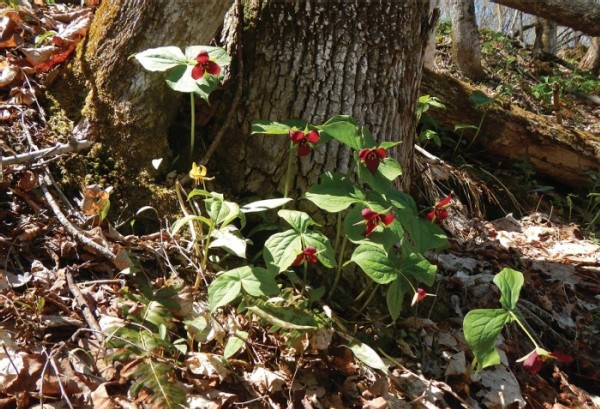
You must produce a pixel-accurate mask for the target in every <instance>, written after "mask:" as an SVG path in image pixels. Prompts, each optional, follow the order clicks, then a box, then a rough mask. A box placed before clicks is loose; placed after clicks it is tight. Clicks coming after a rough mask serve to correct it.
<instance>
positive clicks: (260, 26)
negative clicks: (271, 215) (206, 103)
mask: <svg viewBox="0 0 600 409" xmlns="http://www.w3.org/2000/svg"><path fill="white" fill-rule="evenodd" d="M244 7H245V10H244V18H245V20H244V22H243V30H242V35H241V43H240V42H239V41H237V42H234V41H233V39H234V31H235V30H231V29H229V30H226V31H225V32H224V41H225V42H226V43H229V47H230V48H232V47H233V46H235V45H241V47H242V50H243V51H242V53H243V59H242V63H243V64H242V65H243V67H242V68H241V69H242V72H241V73H240V76H241V79H242V80H243V98H242V99H241V102H240V103H239V105H238V106H237V109H235V111H234V112H232V111H231V109H232V103H231V101H232V100H234V98H233V95H230V96H229V99H228V98H224V99H223V101H222V102H221V106H220V108H219V109H218V112H217V114H216V121H217V122H219V123H224V122H225V121H226V120H227V118H229V117H231V116H233V121H232V122H233V123H232V124H231V126H230V127H229V130H228V132H226V133H225V136H224V138H223V140H222V141H221V144H220V147H219V148H218V149H217V150H216V153H215V155H214V156H213V158H214V160H212V161H210V162H209V163H208V164H207V165H208V168H209V171H213V172H216V177H217V183H218V184H219V185H226V186H229V187H230V188H231V190H232V191H233V192H235V193H238V194H258V193H260V196H261V197H269V196H271V195H281V192H283V186H284V178H285V170H286V163H287V157H288V146H289V140H288V138H287V137H286V136H269V135H265V136H263V135H260V136H259V135H252V136H250V123H251V122H252V121H253V120H257V119H270V120H286V119H303V120H307V121H309V122H310V123H312V124H320V123H323V122H325V121H326V120H327V119H328V118H330V117H332V116H334V115H338V114H347V115H352V116H354V117H355V118H356V119H357V121H358V122H359V123H360V124H361V125H364V126H366V127H368V128H369V129H370V131H371V132H372V134H373V136H374V137H375V139H376V140H378V141H390V140H394V141H402V142H403V143H402V144H401V145H400V146H399V148H396V149H390V154H392V155H394V156H396V158H397V159H398V160H399V161H400V163H401V164H402V165H403V167H404V172H405V173H404V176H403V177H402V187H407V186H408V184H409V182H410V180H409V177H408V176H409V173H410V170H411V169H410V168H411V163H412V160H413V149H412V146H413V143H414V140H415V104H416V100H417V98H418V88H419V83H420V81H421V73H422V61H423V52H424V47H425V40H426V39H427V36H428V34H429V31H430V29H432V26H433V21H431V20H430V18H429V2H427V4H425V5H424V4H423V2H422V1H419V0H410V1H389V2H379V1H377V2H375V1H370V2H365V1H355V2H343V3H339V2H301V1H285V2H280V1H272V2H263V1H245V2H244ZM238 23H239V22H226V24H225V27H230V25H235V24H238ZM236 53H237V52H236V51H232V54H233V55H236ZM236 69H237V70H239V69H240V65H239V64H235V61H234V65H232V70H233V71H234V72H235V70H236ZM294 164H295V167H296V173H295V174H296V178H295V183H293V184H292V185H293V186H294V187H295V189H296V190H295V191H293V195H294V196H297V195H298V194H299V193H301V192H303V191H304V190H305V189H306V188H307V186H309V185H311V184H314V183H316V182H317V180H318V177H319V175H320V174H321V173H322V172H325V171H338V172H342V173H345V172H347V171H348V168H349V166H350V164H351V153H350V152H349V151H348V149H346V148H345V147H343V146H340V145H338V144H337V143H336V142H333V141H332V142H329V143H327V144H319V145H317V147H316V149H315V150H314V151H313V153H312V154H311V155H310V156H308V157H304V158H299V159H298V160H296V159H295V162H294Z"/></svg>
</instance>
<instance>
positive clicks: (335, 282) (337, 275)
mask: <svg viewBox="0 0 600 409" xmlns="http://www.w3.org/2000/svg"><path fill="white" fill-rule="evenodd" d="M346 243H348V238H347V237H346V236H344V241H342V247H341V248H340V252H339V253H338V260H337V266H336V269H335V278H334V279H333V284H332V285H331V289H330V290H329V295H328V296H327V301H329V300H330V299H331V297H332V296H333V293H334V292H335V289H336V287H337V285H338V283H339V282H340V276H341V275H342V265H343V263H342V261H344V252H345V251H346Z"/></svg>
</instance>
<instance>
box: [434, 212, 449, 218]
mask: <svg viewBox="0 0 600 409" xmlns="http://www.w3.org/2000/svg"><path fill="white" fill-rule="evenodd" d="M434 212H435V217H437V218H438V219H440V220H444V219H445V218H446V217H448V210H446V209H436V210H434Z"/></svg>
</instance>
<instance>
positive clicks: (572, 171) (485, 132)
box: [421, 70, 600, 186]
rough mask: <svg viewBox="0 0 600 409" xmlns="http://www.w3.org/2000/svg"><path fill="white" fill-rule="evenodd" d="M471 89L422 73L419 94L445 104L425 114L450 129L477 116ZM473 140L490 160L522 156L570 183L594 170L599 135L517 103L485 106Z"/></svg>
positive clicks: (599, 159)
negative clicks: (505, 106) (509, 107)
mask: <svg viewBox="0 0 600 409" xmlns="http://www.w3.org/2000/svg"><path fill="white" fill-rule="evenodd" d="M473 90H474V89H473V88H472V87H471V86H469V85H467V84H466V83H463V82H461V81H458V80H456V79H453V78H450V77H447V76H443V75H440V74H435V73H433V72H431V71H428V70H425V71H424V74H423V82H422V84H421V93H423V94H429V95H432V96H436V97H438V98H440V100H441V101H442V102H444V103H445V104H446V107H447V109H445V110H441V109H439V110H435V111H432V112H431V115H432V116H433V117H435V119H436V120H437V121H438V122H439V123H440V124H442V125H444V126H446V127H448V128H450V129H453V128H454V125H456V124H464V123H467V124H478V123H479V121H480V120H481V115H482V111H480V110H477V109H475V108H474V107H473V105H471V102H470V101H469V96H470V95H471V94H472V92H473ZM478 139H479V140H478V141H477V142H478V145H479V146H480V147H481V148H483V149H484V150H485V151H487V154H488V156H489V157H491V158H494V160H498V159H500V158H502V159H509V160H512V161H521V160H523V159H524V158H525V156H526V155H528V156H529V158H530V160H531V164H532V165H533V166H534V168H535V170H536V171H537V172H538V173H539V174H542V175H546V176H549V177H551V178H553V179H555V180H557V181H559V182H561V183H564V184H567V185H570V186H580V185H581V184H583V183H586V182H589V178H588V177H587V176H586V175H585V174H584V172H586V171H595V172H600V137H598V136H595V135H592V134H590V133H588V132H582V131H578V130H575V129H568V128H564V127H562V126H560V125H557V124H555V123H552V122H550V121H548V120H547V119H545V118H544V117H541V116H539V115H535V114H532V113H530V112H527V111H524V110H522V109H520V108H518V107H514V108H513V109H512V110H510V111H506V110H504V109H502V108H501V107H495V106H494V107H492V108H489V111H488V113H487V114H486V117H485V120H484V122H483V127H482V130H481V133H480V136H479V137H478Z"/></svg>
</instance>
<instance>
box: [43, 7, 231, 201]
mask: <svg viewBox="0 0 600 409" xmlns="http://www.w3.org/2000/svg"><path fill="white" fill-rule="evenodd" d="M230 4H231V2H230V1H226V0H203V1H201V2H190V1H186V0H170V1H168V2H163V1H159V0H150V1H148V0H111V1H103V2H102V5H101V6H100V7H99V9H98V10H97V12H96V17H95V18H94V21H93V23H92V25H91V27H90V31H89V34H88V36H87V39H86V41H85V43H84V46H83V47H82V48H80V49H79V54H78V58H77V59H76V62H75V64H74V70H73V71H72V72H71V76H69V77H67V78H66V79H65V80H64V81H63V82H60V83H59V84H58V86H56V87H55V90H56V93H57V94H58V93H59V92H60V89H61V87H63V86H64V85H65V82H67V83H69V82H71V81H73V82H75V83H76V85H75V87H76V88H75V89H76V91H75V92H77V93H79V92H80V88H79V87H80V86H81V85H83V87H85V89H86V90H87V98H86V100H85V108H84V109H83V111H82V118H81V120H80V121H79V123H78V124H77V126H76V129H75V132H74V133H75V135H77V136H80V137H87V138H90V139H92V140H93V141H95V142H98V143H99V145H97V146H96V150H99V151H102V152H104V153H105V154H106V155H108V156H112V157H113V158H114V159H115V160H116V161H117V163H118V168H119V171H120V172H122V175H121V176H122V179H123V182H124V184H125V186H123V187H124V188H125V190H126V192H127V195H128V202H129V204H130V205H133V206H136V205H138V206H139V205H147V204H150V203H151V202H150V200H151V196H150V195H149V193H150V190H149V187H148V186H151V185H152V183H151V182H152V181H153V180H154V175H153V171H154V169H153V168H152V165H151V160H152V159H156V158H161V157H168V156H169V148H168V142H167V130H168V128H169V126H170V124H171V123H172V120H173V117H174V115H175V113H176V110H177V108H178V106H179V103H178V102H179V100H180V98H181V96H180V95H179V94H178V93H176V92H175V91H172V90H171V89H170V88H168V86H167V85H166V83H165V81H164V74H162V73H151V72H147V71H145V70H144V69H143V68H142V67H141V66H140V65H139V64H137V63H136V62H134V61H132V60H128V57H129V56H130V55H132V54H134V53H137V52H140V51H143V50H145V49H148V48H154V47H161V46H167V45H175V46H180V47H185V46H187V45H196V44H208V43H209V42H210V41H211V40H212V38H213V37H214V35H215V33H216V32H217V30H218V28H219V26H220V25H221V23H222V21H223V17H224V15H225V12H226V11H227V9H228V8H229V7H230ZM74 80H75V81H74ZM79 84H81V85H79ZM70 89H71V91H73V87H70ZM133 210H134V211H135V210H136V208H134V209H133Z"/></svg>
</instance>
